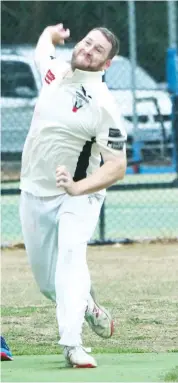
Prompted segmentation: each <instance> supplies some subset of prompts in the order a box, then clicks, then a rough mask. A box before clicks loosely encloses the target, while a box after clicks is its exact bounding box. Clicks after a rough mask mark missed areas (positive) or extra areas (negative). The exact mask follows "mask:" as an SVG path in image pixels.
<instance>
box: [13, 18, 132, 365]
mask: <svg viewBox="0 0 178 383" xmlns="http://www.w3.org/2000/svg"><path fill="white" fill-rule="evenodd" d="M69 35H70V31H69V29H66V30H65V29H64V28H63V24H58V25H56V26H50V27H47V28H46V29H45V30H44V32H43V33H42V35H41V36H40V38H39V41H38V44H37V47H36V53H35V57H36V63H37V66H38V68H39V71H40V73H41V77H42V80H43V87H42V90H41V93H40V96H39V99H38V101H37V104H36V107H35V111H34V115H33V119H32V123H31V128H30V131H29V134H28V136H27V139H26V142H25V146H24V150H23V155H22V171H21V184H20V188H21V190H22V192H21V203H20V216H21V223H22V231H23V236H24V241H25V246H26V251H27V255H28V258H29V262H30V264H31V268H32V271H33V274H34V277H35V279H36V282H37V283H38V285H39V287H40V290H41V292H42V293H43V294H44V295H46V297H48V298H50V299H52V300H54V301H55V302H56V313H57V321H58V327H59V335H60V341H59V344H60V345H62V347H63V352H64V356H65V358H66V360H67V361H68V362H69V363H70V365H71V366H74V367H96V365H97V363H96V361H95V359H94V358H93V357H92V356H90V355H89V354H88V353H87V352H86V350H85V349H84V348H83V347H82V340H81V333H82V325H83V321H84V318H85V319H86V320H87V322H88V324H89V325H90V327H91V328H92V329H93V331H95V332H96V333H97V334H98V335H100V336H102V337H104V338H107V337H110V336H111V335H112V332H113V322H112V320H111V318H110V315H109V313H108V312H107V310H105V309H104V308H102V307H100V306H99V305H97V304H96V302H95V300H94V299H93V298H92V296H91V294H90V288H91V282H90V275H89V271H88V266H87V261H86V248H87V242H88V241H89V240H90V238H91V236H92V234H93V232H94V229H95V227H96V224H97V221H98V217H99V214H100V209H101V206H102V203H103V200H104V195H105V191H104V189H105V188H107V187H108V186H110V185H111V184H113V183H114V182H116V181H117V180H119V179H122V178H123V177H124V174H125V170H126V150H125V141H126V134H125V130H124V129H123V126H122V121H121V118H120V114H119V111H118V106H117V105H116V103H115V101H114V100H113V98H112V96H111V94H110V92H109V91H108V89H107V86H106V84H104V83H103V82H102V76H103V71H104V70H105V69H106V68H107V67H109V65H110V63H111V59H112V57H114V55H115V54H116V53H117V52H118V40H117V38H116V37H115V36H114V35H113V34H112V33H111V32H110V31H109V30H108V29H106V28H95V29H93V30H92V31H90V32H89V33H88V35H87V36H86V37H84V39H83V40H81V41H80V42H79V43H78V44H77V45H76V46H75V48H74V51H73V55H72V60H71V65H69V64H67V63H65V62H63V61H62V60H61V59H60V57H59V58H57V59H56V58H55V45H57V44H64V41H65V40H66V39H67V38H68V37H69ZM101 156H102V159H103V161H104V165H102V166H101V167H100V163H101Z"/></svg>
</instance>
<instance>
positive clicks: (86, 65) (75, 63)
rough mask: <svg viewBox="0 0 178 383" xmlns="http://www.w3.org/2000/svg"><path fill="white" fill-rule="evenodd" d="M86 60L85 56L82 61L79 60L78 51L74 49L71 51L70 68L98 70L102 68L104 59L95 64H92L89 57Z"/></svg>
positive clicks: (89, 70)
mask: <svg viewBox="0 0 178 383" xmlns="http://www.w3.org/2000/svg"><path fill="white" fill-rule="evenodd" d="M87 61H88V62H87ZM87 61H86V62H85V58H84V61H83V60H80V53H76V52H75V51H73V54H72V59H71V67H72V70H73V71H74V70H75V69H80V70H83V71H86V72H99V71H101V70H102V68H103V64H104V61H103V62H101V63H100V64H97V65H92V62H91V60H90V59H88V60H87Z"/></svg>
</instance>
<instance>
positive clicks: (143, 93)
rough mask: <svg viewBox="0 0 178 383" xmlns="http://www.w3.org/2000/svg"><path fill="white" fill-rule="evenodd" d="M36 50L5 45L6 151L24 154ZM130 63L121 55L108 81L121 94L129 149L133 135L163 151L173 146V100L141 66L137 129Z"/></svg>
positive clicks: (67, 53)
mask: <svg viewBox="0 0 178 383" xmlns="http://www.w3.org/2000/svg"><path fill="white" fill-rule="evenodd" d="M58 52H60V55H61V56H62V57H63V58H64V59H65V60H66V61H70V59H71V54H72V50H71V49H70V48H59V49H58V50H57V54H58ZM33 56H34V48H32V47H26V48H24V47H20V48H17V47H16V48H15V51H14V50H12V49H10V50H9V49H8V50H7V49H6V50H4V49H2V54H1V76H2V80H1V98H2V99H1V105H2V153H7V152H8V153H11V154H13V153H17V152H18V153H20V152H21V151H22V149H23V145H24V141H25V138H26V135H27V133H28V129H29V127H30V122H31V119H32V114H33V110H34V106H35V103H36V99H37V96H38V94H39V91H40V88H41V80H40V76H39V73H38V70H37V68H36V65H35V63H34V58H33ZM131 73H132V67H131V63H130V61H129V60H128V59H127V58H125V57H122V56H116V57H115V58H114V60H113V62H112V65H111V67H110V68H109V69H108V70H107V71H106V73H105V76H104V77H105V78H104V80H105V81H106V83H107V85H108V87H109V89H110V90H111V92H112V93H113V95H114V97H115V98H116V100H117V102H118V105H119V108H120V111H121V114H122V116H123V117H124V122H125V127H126V130H127V134H128V149H130V150H131V149H132V143H133V140H134V138H136V139H139V140H141V141H142V142H143V152H144V150H148V151H150V150H152V151H153V150H157V149H158V150H163V149H164V147H165V145H166V148H167V147H168V146H169V145H172V143H171V140H172V124H171V100H170V98H169V95H168V93H167V92H165V91H161V90H159V88H158V84H157V83H156V82H155V80H154V79H153V78H152V77H151V76H149V75H148V73H147V72H145V71H144V70H143V69H142V68H141V67H139V66H137V68H136V71H135V75H136V91H135V96H136V112H137V113H136V116H137V119H136V122H137V129H136V130H135V129H134V108H133V92H132V83H131V79H132V77H131Z"/></svg>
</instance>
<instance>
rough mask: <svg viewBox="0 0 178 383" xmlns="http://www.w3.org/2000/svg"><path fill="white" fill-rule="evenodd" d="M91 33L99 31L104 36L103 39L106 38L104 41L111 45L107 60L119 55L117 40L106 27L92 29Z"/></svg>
mask: <svg viewBox="0 0 178 383" xmlns="http://www.w3.org/2000/svg"><path fill="white" fill-rule="evenodd" d="M91 31H100V32H101V33H102V34H103V35H104V37H106V39H107V40H108V41H109V42H110V43H111V45H112V48H111V50H110V52H109V55H108V58H109V59H112V58H113V57H114V56H115V55H117V54H118V53H119V39H118V38H117V36H116V35H115V34H114V33H113V32H112V31H111V30H110V29H108V28H106V27H96V28H93V29H92V30H91Z"/></svg>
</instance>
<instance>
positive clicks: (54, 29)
mask: <svg viewBox="0 0 178 383" xmlns="http://www.w3.org/2000/svg"><path fill="white" fill-rule="evenodd" d="M46 30H47V31H49V33H50V35H51V39H52V43H53V44H54V45H57V44H60V45H64V43H65V40H66V39H68V38H69V36H70V30H69V29H64V27H63V24H62V23H61V24H57V25H53V26H49V27H47V28H46Z"/></svg>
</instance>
